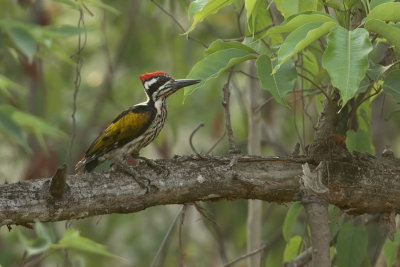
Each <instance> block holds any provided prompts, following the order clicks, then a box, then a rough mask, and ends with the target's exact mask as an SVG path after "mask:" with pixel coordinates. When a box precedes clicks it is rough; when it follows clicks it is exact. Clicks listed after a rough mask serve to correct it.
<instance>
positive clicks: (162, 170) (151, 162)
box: [135, 156, 169, 178]
mask: <svg viewBox="0 0 400 267" xmlns="http://www.w3.org/2000/svg"><path fill="white" fill-rule="evenodd" d="M135 158H137V159H141V160H143V161H144V162H146V164H147V166H149V167H150V168H152V169H153V170H155V171H156V172H157V173H158V174H161V173H164V174H163V177H164V178H165V177H167V176H168V175H169V170H168V169H166V168H164V167H163V166H161V165H159V164H157V163H155V162H154V160H151V159H148V158H145V157H141V156H135Z"/></svg>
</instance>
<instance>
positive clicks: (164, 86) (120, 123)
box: [75, 71, 200, 172]
mask: <svg viewBox="0 0 400 267" xmlns="http://www.w3.org/2000/svg"><path fill="white" fill-rule="evenodd" d="M139 79H140V80H141V81H142V83H143V87H144V89H145V92H146V95H147V101H146V102H143V103H140V104H136V105H134V106H132V107H130V108H128V109H126V110H124V111H123V112H122V113H121V114H119V115H118V116H117V117H116V118H115V119H114V120H113V121H112V122H111V124H110V125H109V126H108V127H107V128H106V129H105V130H104V131H103V132H102V133H101V134H100V135H99V136H98V137H97V138H96V139H95V140H94V141H93V142H92V144H91V145H90V146H89V148H88V150H87V151H86V153H85V156H84V157H83V158H82V159H81V160H80V161H79V162H78V163H77V164H76V166H75V169H76V170H78V169H80V168H82V167H84V170H85V171H86V172H91V171H93V170H94V168H96V166H97V165H98V164H100V163H101V162H103V161H105V160H107V159H118V160H125V159H126V157H127V156H128V155H131V156H133V157H137V156H138V155H139V151H140V149H142V148H143V147H145V146H147V145H148V144H150V143H151V142H152V141H153V140H154V139H155V138H156V137H157V136H158V134H159V133H160V131H161V129H162V127H163V126H164V122H165V119H166V117H167V104H166V102H165V100H166V98H167V97H168V96H170V95H172V94H173V93H175V92H176V91H178V89H180V88H183V87H186V86H189V85H193V84H196V83H199V82H200V80H196V79H179V80H175V79H173V78H172V77H171V76H170V75H168V74H167V73H165V72H160V71H157V72H151V73H145V74H142V75H140V76H139Z"/></svg>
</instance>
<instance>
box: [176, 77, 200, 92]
mask: <svg viewBox="0 0 400 267" xmlns="http://www.w3.org/2000/svg"><path fill="white" fill-rule="evenodd" d="M199 82H200V80H197V79H179V80H174V81H173V82H171V88H173V89H174V91H176V90H178V89H180V88H183V87H186V86H189V85H193V84H196V83H199Z"/></svg>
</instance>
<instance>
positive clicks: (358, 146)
mask: <svg viewBox="0 0 400 267" xmlns="http://www.w3.org/2000/svg"><path fill="white" fill-rule="evenodd" d="M346 136H347V137H346V146H347V149H348V150H349V151H350V152H352V151H358V152H368V153H370V154H374V151H375V150H374V147H373V144H372V142H371V137H370V135H369V134H368V133H367V132H366V131H365V130H362V129H358V131H357V132H355V131H353V130H349V131H347V133H346Z"/></svg>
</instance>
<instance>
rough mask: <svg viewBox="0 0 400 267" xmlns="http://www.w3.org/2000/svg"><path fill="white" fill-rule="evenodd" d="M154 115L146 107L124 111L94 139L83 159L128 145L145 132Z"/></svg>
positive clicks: (152, 110)
mask: <svg viewBox="0 0 400 267" xmlns="http://www.w3.org/2000/svg"><path fill="white" fill-rule="evenodd" d="M154 115H155V110H154V109H153V108H150V107H147V106H134V107H132V108H129V109H127V110H125V111H124V112H122V113H121V114H120V115H119V116H118V117H117V118H115V119H114V120H113V122H112V123H111V124H110V125H109V126H108V127H107V128H106V129H105V130H104V131H103V132H102V133H101V134H100V135H99V137H97V138H96V140H95V141H94V142H93V143H92V144H91V146H90V147H89V149H88V150H87V151H86V155H85V157H86V158H88V157H91V156H95V157H99V156H101V155H103V154H105V153H107V152H109V151H111V150H113V149H116V148H118V147H121V146H123V145H125V144H126V143H129V142H130V141H132V140H133V139H135V138H137V137H138V136H139V135H141V134H142V133H143V132H144V131H146V130H147V128H148V127H149V125H150V123H151V122H152V120H153V118H154Z"/></svg>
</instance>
